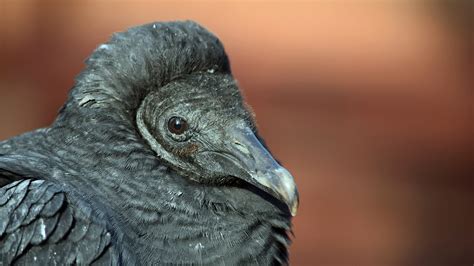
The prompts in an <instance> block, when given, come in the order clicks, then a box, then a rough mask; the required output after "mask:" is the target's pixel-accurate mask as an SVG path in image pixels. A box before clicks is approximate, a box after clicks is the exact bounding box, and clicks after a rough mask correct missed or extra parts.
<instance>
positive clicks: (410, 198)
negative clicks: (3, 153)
mask: <svg viewBox="0 0 474 266" xmlns="http://www.w3.org/2000/svg"><path fill="white" fill-rule="evenodd" d="M0 1H1V2H0V3H1V4H0V41H1V49H0V70H1V72H0V139H5V138H8V137H11V136H14V135H16V134H19V133H21V132H24V131H28V130H32V129H35V128H38V127H44V126H47V125H48V124H49V123H51V122H52V120H53V119H54V117H55V115H56V112H57V110H58V109H59V108H60V106H61V104H62V103H63V102H64V100H65V99H66V94H67V92H68V90H69V88H70V87H71V86H72V85H73V79H74V77H75V75H77V74H78V73H79V72H80V71H81V69H82V68H83V67H84V64H83V61H84V59H85V58H86V57H87V56H88V55H89V54H90V53H91V51H92V50H93V49H94V48H95V47H97V46H98V45H99V44H100V43H101V42H104V41H106V40H107V39H108V37H109V36H110V35H111V33H112V32H115V31H121V30H124V29H125V28H127V27H130V26H133V25H138V24H143V23H147V22H151V21H162V20H177V19H193V20H196V21H198V22H200V23H202V24H203V25H204V26H205V27H207V28H208V29H209V30H211V31H212V32H214V33H215V34H216V35H217V36H219V37H220V39H221V40H222V41H223V43H224V45H225V47H226V49H227V52H228V54H229V56H230V59H231V63H232V69H233V72H234V75H235V77H236V78H237V79H238V81H239V82H240V85H241V87H242V89H243V90H244V92H245V95H246V97H247V99H248V101H249V102H250V104H251V105H252V106H253V107H254V109H255V111H256V113H257V119H258V122H259V126H260V130H261V132H262V134H263V136H264V137H265V139H266V140H267V142H268V144H269V146H270V148H271V149H272V151H273V152H274V154H275V155H276V156H277V157H278V158H279V159H280V160H281V161H282V162H283V163H284V165H285V166H286V167H287V168H288V169H289V170H290V171H291V172H292V173H293V175H294V176H295V178H296V181H297V184H298V186H299V190H300V195H301V201H300V202H301V205H300V209H299V213H298V216H297V217H296V218H295V220H294V225H295V227H294V231H295V235H296V238H295V240H294V244H293V246H292V248H291V260H292V263H293V265H319V264H321V265H341V264H349V265H460V264H464V265H472V264H473V263H474V207H473V205H474V204H473V202H474V200H473V192H474V189H473V181H472V180H473V179H472V169H470V167H471V165H470V164H471V163H472V161H471V159H472V155H473V154H472V149H473V140H474V139H473V136H474V134H473V133H474V132H473V130H472V123H473V120H472V103H473V95H472V92H473V91H472V89H473V83H472V82H473V80H472V77H471V75H472V74H473V73H474V72H473V69H472V59H473V57H472V53H471V51H472V48H473V46H472V42H470V37H472V36H471V34H472V30H473V28H472V27H471V25H472V24H471V21H470V19H471V17H470V16H471V15H472V14H473V13H472V9H471V10H469V9H468V8H471V7H472V6H471V7H468V6H467V4H466V3H468V1H466V2H464V4H465V6H460V5H458V4H461V1H459V2H457V3H458V4H451V5H447V4H443V3H438V2H429V1H422V2H416V1H372V2H371V1H345V2H342V1H318V2H295V1H280V2H251V1H242V2H228V1H223V2H217V1H215V2H203V1H192V2H182V1H177V2H176V3H174V2H159V1H153V2H152V1H129V2H128V1H80V2H79V1H61V2H59V1H58V2H51V1H25V0H11V1H10V0H0Z"/></svg>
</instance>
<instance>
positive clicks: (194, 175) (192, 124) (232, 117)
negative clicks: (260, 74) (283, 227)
mask: <svg viewBox="0 0 474 266" xmlns="http://www.w3.org/2000/svg"><path fill="white" fill-rule="evenodd" d="M210 72H212V70H211V71H207V72H197V73H193V74H190V75H186V76H184V77H182V78H180V79H176V80H174V81H171V82H170V83H168V84H166V85H164V86H163V87H162V88H160V90H157V91H154V92H152V93H150V94H148V95H147V96H146V97H145V98H144V100H143V101H142V103H141V105H140V107H139V108H138V111H137V118H136V121H137V127H138V130H139V131H140V134H141V135H142V136H143V138H144V139H146V141H147V142H148V144H149V145H150V147H151V148H152V149H153V150H154V151H155V152H156V154H157V156H158V157H159V158H162V159H164V160H166V162H167V164H168V165H170V166H171V167H173V168H174V169H175V170H177V171H179V172H181V173H182V174H183V175H184V176H187V177H189V178H191V179H193V180H195V181H197V182H201V183H205V184H211V185H228V184H232V183H238V182H248V183H250V184H252V185H254V186H256V187H258V188H259V189H261V190H263V191H265V192H267V193H269V194H271V195H273V196H274V197H276V198H278V199H279V200H281V201H282V202H284V203H285V204H287V206H288V208H289V209H290V211H291V213H292V214H293V215H294V214H295V213H296V208H297V203H298V196H297V191H296V186H295V183H294V181H293V177H292V176H291V174H290V173H289V172H288V171H287V170H286V169H285V168H283V167H282V166H280V164H278V163H277V162H276V160H275V159H274V158H273V157H272V155H271V154H270V152H268V150H267V149H266V148H265V147H264V145H263V144H262V143H261V142H260V140H259V139H258V137H257V136H256V131H255V130H256V126H255V121H254V120H253V116H252V113H251V111H250V110H249V109H248V108H247V107H246V105H245V104H244V101H243V99H242V97H241V94H240V93H239V89H238V87H237V84H236V82H235V81H234V80H233V78H232V76H230V75H228V74H222V73H210Z"/></svg>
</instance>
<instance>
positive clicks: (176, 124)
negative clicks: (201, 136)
mask: <svg viewBox="0 0 474 266" xmlns="http://www.w3.org/2000/svg"><path fill="white" fill-rule="evenodd" d="M168 129H169V131H170V132H171V133H173V134H176V135H181V134H183V133H184V132H185V131H186V130H187V129H188V123H187V122H186V120H184V118H181V117H176V116H173V117H171V118H170V120H169V121H168Z"/></svg>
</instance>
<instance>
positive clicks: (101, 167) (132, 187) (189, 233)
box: [0, 21, 298, 265]
mask: <svg viewBox="0 0 474 266" xmlns="http://www.w3.org/2000/svg"><path fill="white" fill-rule="evenodd" d="M297 205H298V193H297V190H296V185H295V183H294V180H293V177H292V176H291V174H290V173H289V172H288V171H287V170H286V169H285V168H283V167H282V166H281V165H280V164H279V163H278V162H277V161H276V160H275V159H274V158H273V157H272V155H271V154H270V152H269V151H268V149H267V148H266V146H265V144H264V142H263V140H262V139H261V138H260V136H259V135H258V132H257V129H256V124H255V120H254V117H253V114H252V111H251V110H250V108H249V107H248V106H247V104H246V103H245V102H244V100H243V97H242V95H241V93H240V91H239V88H238V86H237V83H236V81H235V80H234V79H233V77H232V74H231V70H230V65H229V60H228V58H227V55H226V53H225V51H224V48H223V46H222V44H221V42H220V41H219V40H218V39H217V38H216V37H215V36H214V35H213V34H211V33H210V32H208V31H207V30H206V29H204V28H203V27H201V26H200V25H198V24H197V23H195V22H191V21H184V22H165V23H163V22H161V23H152V24H147V25H143V26H138V27H134V28H130V29H129V30H127V31H125V32H122V33H116V34H114V35H113V36H112V38H111V39H110V40H109V41H108V42H107V43H105V44H102V45H100V46H99V47H98V48H97V49H96V50H95V51H94V52H93V53H92V55H91V56H90V57H89V58H88V59H87V61H86V68H85V70H84V71H83V72H82V73H81V74H80V75H79V76H78V77H77V79H76V82H75V85H74V87H73V88H72V89H71V91H70V93H69V96H68V99H67V101H66V103H65V104H64V106H63V107H62V108H61V110H60V111H59V114H58V116H57V118H56V120H55V121H54V123H53V124H52V125H51V126H50V127H47V128H42V129H38V130H36V131H33V132H29V133H25V134H23V135H20V136H17V137H14V138H11V139H8V140H5V141H3V142H0V264H2V265H8V264H20V265H52V264H60V265H62V264H81V265H82V264H113V265H141V264H145V265H148V264H153V265H163V264H170V265H185V264H189V265H254V264H255V265H257V264H258V265H281V264H283V265H285V264H288V247H289V245H290V237H289V234H290V233H291V219H292V216H294V215H295V213H296V208H297Z"/></svg>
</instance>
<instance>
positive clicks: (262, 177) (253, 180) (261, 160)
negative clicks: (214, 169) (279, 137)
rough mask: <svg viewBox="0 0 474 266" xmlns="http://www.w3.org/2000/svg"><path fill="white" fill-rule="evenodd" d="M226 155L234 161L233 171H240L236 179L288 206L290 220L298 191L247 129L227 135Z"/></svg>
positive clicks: (291, 177)
mask: <svg viewBox="0 0 474 266" xmlns="http://www.w3.org/2000/svg"><path fill="white" fill-rule="evenodd" d="M229 139H230V140H231V143H228V145H227V146H228V148H227V149H228V151H227V152H228V153H229V154H230V155H231V156H232V157H234V158H235V159H237V160H232V161H233V163H235V164H238V165H235V167H239V168H241V169H244V172H245V173H246V174H245V175H244V176H238V178H240V179H243V180H244V181H246V182H248V183H250V184H252V185H254V186H256V187H258V188H259V189H262V190H263V191H265V192H267V193H269V194H270V195H272V196H274V197H276V198H277V199H279V200H280V201H282V202H283V203H285V204H286V205H287V206H288V209H289V210H290V212H291V215H292V216H295V215H296V211H297V209H298V200H299V199H298V191H297V188H296V184H295V181H294V179H293V176H292V175H291V174H290V172H288V170H286V169H285V168H283V167H282V166H281V165H280V164H279V163H278V162H277V161H276V160H275V159H274V158H273V157H272V155H271V154H270V152H269V151H268V150H267V149H265V147H264V146H263V145H262V143H261V142H260V141H259V140H258V138H257V137H256V136H255V134H254V133H253V132H252V130H250V129H249V128H247V127H245V128H235V129H233V130H232V131H231V132H230V136H229Z"/></svg>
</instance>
